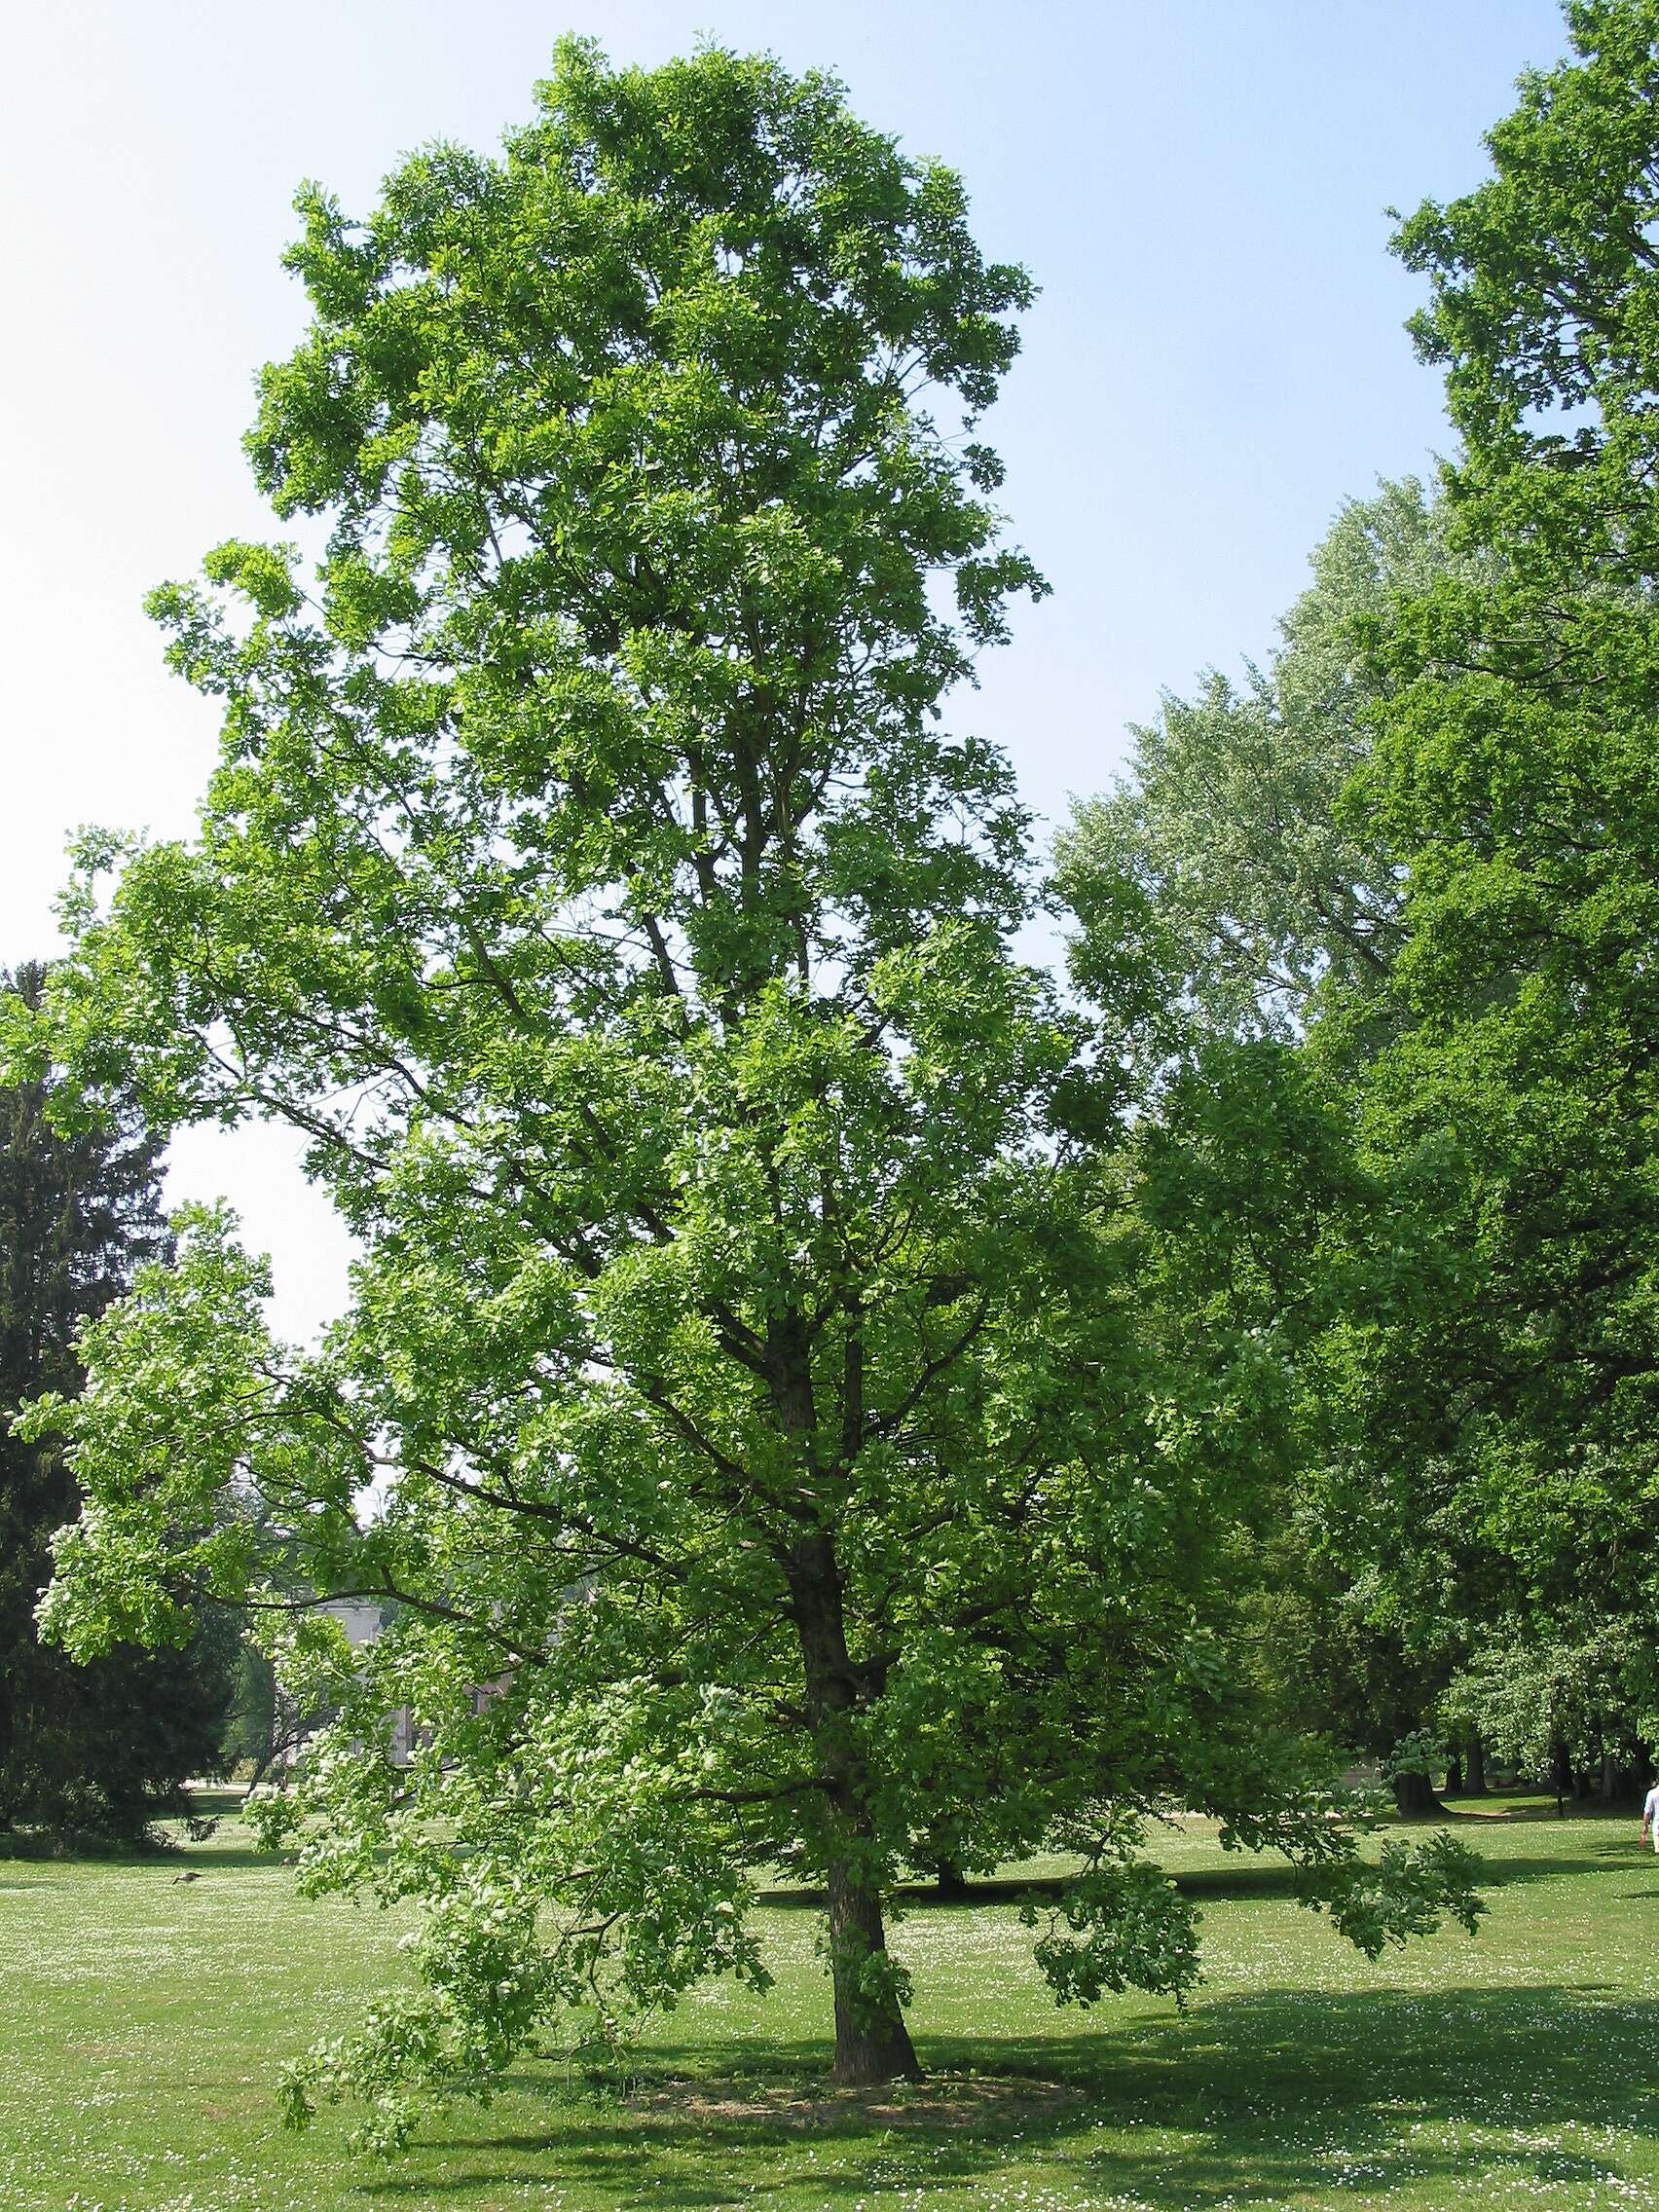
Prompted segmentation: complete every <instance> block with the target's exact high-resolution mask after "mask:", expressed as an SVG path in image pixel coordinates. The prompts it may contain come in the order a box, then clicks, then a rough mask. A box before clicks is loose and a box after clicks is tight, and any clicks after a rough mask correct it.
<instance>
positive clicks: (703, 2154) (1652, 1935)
mask: <svg viewBox="0 0 1659 2212" xmlns="http://www.w3.org/2000/svg"><path fill="white" fill-rule="evenodd" d="M1455 1825H1456V1827H1457V1830H1458V1832H1459V1833H1461V1834H1463V1835H1464V1836H1467V1837H1470V1838H1472V1839H1473V1840H1474V1841H1475V1842H1476V1844H1477V1845H1478V1847H1479V1848H1480V1849H1482V1850H1483V1852H1485V1853H1486V1855H1487V1856H1488V1857H1489V1859H1490V1862H1491V1867H1492V1873H1493V1882H1494V1887H1493V1891H1492V1910H1491V1913H1490V1915H1489V1918H1488V1920H1487V1923H1486V1926H1485V1928H1484V1929H1483V1931H1482V1934H1481V1935H1480V1936H1479V1937H1478V1938H1477V1939H1476V1940H1474V1941H1473V1942H1471V1941H1469V1940H1468V1939H1467V1938H1466V1937H1464V1936H1461V1935H1460V1934H1458V1935H1455V1936H1444V1937H1439V1938H1436V1939H1435V1940H1434V1941H1432V1942H1429V1943H1426V1944H1421V1945H1419V1946H1416V1947H1415V1948H1413V1949H1412V1950H1411V1951H1409V1952H1406V1953H1402V1954H1395V1955H1394V1957H1392V1958H1391V1959H1390V1960H1388V1961H1386V1962H1385V1963H1384V1964H1383V1966H1382V1967H1381V1968H1377V1969H1373V1968H1371V1967H1368V1966H1367V1965H1366V1963H1365V1962H1364V1961H1363V1960H1362V1959H1360V1958H1358V1957H1357V1956H1356V1955H1354V1954H1353V1953H1351V1952H1349V1951H1348V1950H1347V1949H1346V1947H1345V1946H1344V1945H1342V1944H1341V1943H1340V1942H1339V1941H1338V1940H1337V1939H1336V1938H1335V1937H1334V1936H1332V1935H1331V1933H1330V1931H1329V1930H1328V1929H1327V1928H1326V1927H1325V1926H1324V1925H1323V1923H1322V1922H1319V1921H1316V1920H1315V1919H1313V1918H1312V1917H1311V1916H1310V1915H1309V1914H1307V1913H1305V1912H1302V1911H1299V1910H1298V1908H1297V1907H1296V1906H1295V1905H1294V1903H1293V1902H1292V1901H1291V1899H1290V1898H1289V1897H1288V1895H1287V1893H1286V1889H1285V1884H1284V1880H1283V1877H1282V1874H1281V1873H1280V1872H1278V1871H1276V1870H1275V1869H1274V1868H1272V1866H1269V1865H1265V1864H1260V1863H1255V1862H1240V1861H1239V1860H1237V1859H1236V1858H1229V1857H1224V1856H1223V1854H1222V1853H1221V1852H1220V1851H1219V1850H1218V1849H1217V1847H1216V1845H1215V1843H1214V1841H1213V1839H1212V1838H1211V1837H1210V1836H1209V1835H1208V1834H1207V1833H1204V1832H1201V1831H1195V1832H1193V1833H1190V1834H1182V1835H1178V1836H1173V1837H1171V1838H1170V1839H1169V1842H1168V1844H1167V1846H1166V1857H1167V1860H1168V1862H1169V1864H1170V1866H1171V1869H1172V1870H1173V1871H1174V1872H1175V1873H1176V1874H1177V1875H1178V1877H1179V1878H1180V1879H1181V1880H1182V1881H1183V1883H1186V1884H1190V1885H1191V1886H1192V1887H1193V1888H1194V1890H1195V1891H1197V1892H1198V1893H1200V1894H1201V1898H1202V1902H1203V1906H1204V1911H1205V1920H1204V1928H1205V1944H1204V1965H1205V1976H1206V1978H1205V1981H1204V1983H1203V1986H1202V1988H1201V1990H1200V1991H1199V1993H1198V1996H1197V1997H1196V1999H1195V2000H1194V2002H1193V2004H1192V2005H1191V2007H1190V2008H1189V2009H1188V2011H1187V2013H1186V2014H1185V2015H1184V2016H1183V2015H1180V2014H1177V2013H1176V2012H1175V2010H1174V2009H1173V2008H1172V2007H1170V2006H1168V2005H1166V2004H1163V2003H1155V2002H1151V2001H1147V2000H1139V1999H1129V1998H1125V1999H1123V2000H1120V2001H1116V2002H1113V2003H1111V2004H1109V2005H1107V2006H1105V2007H1102V2008H1101V2009H1099V2010H1097V2011H1096V2012H1094V2013H1092V2014H1090V2015H1088V2016H1080V2015H1078V2014H1077V2013H1066V2012H1057V2011H1055V2009H1053V2007H1052V2005H1051V2003H1050V2002H1049V2001H1048V2000H1047V1999H1046V1997H1045V1996H1044V1994H1043V1991H1042V1988H1041V1985H1040V1983H1039V1980H1038V1977H1037V1975H1036V1974H1035V1972H1034V1971H1033V1969H1032V1967H1031V1965H1030V1953H1029V1944H1030V1938H1029V1936H1028V1934H1027V1932H1026V1931H1024V1930H1023V1929H1021V1928H1020V1927H1019V1925H1018V1922H1017V1920H1016V1918H1015V1915H1014V1907H1013V1906H1012V1905H1011V1904H1010V1903H1008V1902H1006V1901H1002V1900H1000V1899H999V1900H996V1901H988V1902H987V1901H980V1902H977V1903H973V1904H970V1905H968V1906H965V1907H955V1908H940V1907H937V1906H928V1905H923V1904H918V1905H917V1907H916V1908H915V1909H914V1910H913V1911H912V1912H911V1913H910V1914H909V1916H908V1917H907V1918H906V1919H905V1920H904V1921H903V1925H902V1926H901V1928H900V1929H899V1930H898V1931H897V1934H896V1936H895V1947H896V1949H898V1950H899V1951H900V1952H901V1954H902V1955H903V1957H904V1959H905V1960H906V1962H907V1963H908V1964H909V1965H910V1966H911V1967H912V1968H913V1970H914V1972H915V1978H916V2005H915V2010H914V2014H913V2027H914V2030H915V2034H916V2040H917V2044H918V2046H919V2048H920V2050H921V2053H922V2057H923V2060H924V2063H925V2064H926V2065H928V2066H929V2068H930V2069H931V2071H932V2074H933V2080H932V2081H931V2082H930V2083H929V2084H928V2086H927V2087H925V2088H924V2089H922V2090H920V2091H917V2092H914V2093H912V2094H899V2095H892V2096H882V2097H871V2098H866V2099H855V2098H848V2097H843V2096H837V2095H835V2094H834V2093H833V2092H831V2091H830V2090H829V2089H828V2087H827V2084H826V2083H825V2079H824V2076H825V2071H826V2069H827V2066H828V2060H829V2047H828V2043H827V2015H828V1991H827V1987H826V1985H825V1982H824V1978H823V1974H822V1971H821V1969H820V1967H819V1964H818V1962H817V1960H816V1959H815V1957H814V1955H813V1936H814V1934H815V1930H816V1916H815V1914H813V1913H812V1912H810V1911H808V1910H803V1909H800V1908H798V1907H792V1906H789V1905H777V1906H772V1907H769V1908H767V1910H766V1912H765V1914H764V1921H763V1925H764V1929H765V1936H766V1941H767V1945H768V1952H769V1956H770V1958H771V1961H772V1964H773V1967H774V1971H775V1972H776V1973H777V1976H778V1986H777V1988H776V1990H775V1991H774V1992H773V1994H772V1996H771V1997H770V1998H769V1999H768V2000H766V2001H765V2002H764V2003H763V2004H761V2003H756V2002H754V2001H752V2000H750V1999H748V1998H747V1997H744V1996H742V1995H741V1994H738V1993H734V1992H732V1991H730V1990H727V1989H715V1990H711V1991H708V1992H706V1993H703V1994H702V1995H700V1996H699V1997H698V1998H697V1999H696V2000H695V2001H693V2002H691V2003H689V2004H687V2005H686V2006H685V2007H684V2008H683V2009H682V2011H680V2012H679V2013H677V2014H675V2015H674V2016H672V2017H671V2018H670V2019H669V2020H667V2021H666V2022H664V2023H662V2024H660V2026H659V2027H658V2029H657V2030H656V2032H655V2033H654V2034H653V2035H652V2036H651V2037H650V2038H649V2040H648V2042H647V2045H646V2046H645V2050H644V2052H643V2054H642V2058H641V2062H640V2067H639V2071H638V2075H637V2078H636V2079H634V2080H633V2081H632V2082H630V2083H626V2084H623V2085H621V2087H620V2088H619V2089H612V2090H610V2091H608V2092H607V2093H605V2094H595V2093H594V2092H592V2091H591V2090H590V2089H589V2088H587V2087H586V2085H585V2084H583V2083H580V2082H579V2081H574V2080H571V2079H570V2078H569V2077H567V2076H566V2075H565V2074H563V2073H562V2072H561V2071H559V2070H557V2069H554V2068H551V2067H548V2066H545V2065H536V2064H530V2063H527V2064H526V2065H524V2066H523V2067H522V2068H521V2069H520V2070H519V2072H518V2073H517V2075H516V2076H515V2078H514V2080H513V2081H512V2083H511V2084H510V2085H509V2088H508V2090H507V2092H506V2093H505V2094H504V2095H503V2096H501V2097H499V2098H498V2100H497V2101H496V2103H495V2104H494V2105H492V2106H491V2107H490V2108H489V2109H488V2110H479V2109H478V2108H476V2107H471V2106H464V2107H461V2108H458V2109H457V2110H455V2111H454V2112H452V2113H450V2114H448V2115H445V2116H442V2117H440V2118H437V2119H435V2120H433V2121H432V2122H431V2123H430V2124H429V2125H428V2126H427V2127H426V2128H425V2129H424V2132H423V2134H422V2136H421V2137H420V2139H419V2140H418V2141H417V2142H416V2143H415V2144H414V2146H413V2147H412V2148H411V2149H410V2150H409V2151H408V2152H406V2153H405V2154H403V2155H402V2156H400V2157H396V2158H394V2159H391V2160H389V2161H378V2160H373V2159H362V2158H355V2157H350V2155H349V2154H348V2153H347V2151H346V2149H345V2134H346V2128H347V2122H346V2120H344V2119H343V2118H342V2117H341V2116H340V2115H338V2114H333V2113H325V2114H324V2116H323V2118H322V2119H321V2120H320V2121H319V2123H318V2125H317V2127H316V2128H315V2130H314V2131H313V2133H312V2134H311V2135H310V2136H308V2137H306V2138H304V2139H300V2140H296V2139H295V2138H293V2137H289V2136H284V2135H282V2134H281V2133H280V2131H279V2130H278V2128H277V2125H276V2115H275V2112H274V2109H273V2106H272V2102H271V2084H272V2081H273V2078H274V2075H275V2072H276V2065H277V2064H278V2062H279V2060H280V2059H281V2058H282V2057H283V2056H284V2055H286V2054H288V2053H290V2052H292V2051H294V2050H295V2049H297V2048H298V2047H299V2046H303V2045H304V2044H306V2043H308V2042H309V2041H310V2040H311V2039H312V2038H313V2036H315V2035H317V2034H319V2033H322V2032H325V2031H327V2030H329V2029H331V2028H334V2027H337V2026H338V2027H344V2026H346V2025H348V2024H350V2020H351V2018H352V2016H353V2014H354V2012H355V2010H356V2008H357V2007H358V2005H359V2003H360V2001H361V2000H362V1999H363V1998H364V1997H365V1996H366V1995H368V1994H369V1993H370V1992H372V1991H373V1990H375V1989H377V1988H380V1987H383V1986H385V1984H386V1983H387V1981H388V1980H390V1979H392V1978H394V1977H395V1976H396V1975H397V1974H398V1972H399V1971H400V1967H401V1961H400V1958H399V1955H398V1953H397V1951H396V1949H395V1939H396V1936H397V1935H398V1934H399V1933H400V1929H401V1925H402V1923H400V1922H399V1921H398V1920H397V1919H396V1918H395V1917H382V1916H380V1915H378V1914H375V1913H373V1912H360V1911H356V1910H353V1909H352V1908H351V1907H350V1906H348V1905H342V1904H339V1903H328V1904H320V1905H319V1904H306V1903H303V1902H301V1901H299V1900H298V1899H296V1898H295V1897H294V1895H293V1892H292V1888H291V1877H290V1876H289V1875H288V1874H287V1873H286V1872H285V1870H284V1869H282V1868H281V1867H278V1866H275V1865H273V1864H271V1863H270V1862H264V1861H261V1860H259V1859H257V1858H255V1857H254V1856H253V1855H252V1854H251V1853H250V1852H249V1851H247V1850H246V1848H245V1838H244V1837H243V1836H242V1835H241V1832H240V1829H239V1828H237V1827H236V1826H235V1825H233V1824H231V1823H228V1822H227V1823H226V1824H225V1825H222V1826H221V1827H220V1829H219V1831H218V1833H217V1834H216V1835H215V1836H214V1837H213V1838H212V1839H211V1840H210V1841H209V1842H208V1843H206V1844H205V1845H203V1846H199V1847H193V1848H191V1849H190V1850H189V1851H188V1852H187V1853H185V1854H184V1855H183V1856H182V1857H180V1858H175V1859H172V1860H170V1861H168V1860H163V1861H151V1862H140V1863H107V1862H106V1863H102V1864H88V1863H65V1862H17V1861H11V1862H0V1969H3V1972H4V1977H5V1978H4V1989H5V2005H4V2008H3V2009H0V2205H3V2206H4V2207H5V2212H71V2208H72V2212H94V2208H101V2212H164V2208H165V2212H334V2208H336V2207H340V2208H343V2212H371V2208H373V2212H393V2208H397V2207H403V2208H409V2212H414V2208H417V2207H425V2206H453V2207H455V2208H457V2212H497V2208H503V2212H504V2208H506V2207H521V2206H525V2205H535V2206H539V2207H542V2208H544V2212H598V2208H600V2207H605V2208H607V2212H610V2208H621V2207H624V2206H627V2207H643V2206H658V2207H679V2206H685V2207H695V2208H700V2212H715V2208H717V2207H735V2206H740V2205H741V2206H751V2205H755V2206H761V2207H766V2208H768V2212H808V2208H812V2207H820V2206H823V2207H832V2208H835V2212H966V2208H967V2207H969V2206H973V2207H975V2208H976V2212H1049V2208H1056V2212H1057V2208H1060V2207H1065V2208H1067V2212H1070V2208H1073V2207H1083V2206H1090V2207H1101V2208H1104V2207H1117V2208H1125V2207H1157V2208H1158V2212H1165V2208H1173V2207H1183V2208H1185V2207H1206V2208H1212V2212H1223V2208H1224V2207H1235V2206H1244V2205H1251V2206H1267V2205H1294V2206H1298V2207H1303V2206H1325V2205H1329V2206H1337V2205H1342V2206H1351V2205H1364V2204H1387V2205H1389V2206H1399V2207H1419V2206H1431V2205H1432V2206H1444V2205H1451V2204H1454V2203H1456V2204H1460V2205H1464V2206H1471V2205H1473V2206H1480V2205H1484V2204H1486V2203H1489V2202H1490V2203H1497V2202H1499V2201H1501V2202H1503V2203H1504V2204H1506V2205H1511V2206H1513V2205H1516V2204H1523V2205H1540V2204H1542V2205H1559V2206H1564V2207H1565V2206H1572V2207H1592V2206H1614V2205H1618V2206H1656V2207H1659V1863H1656V1862H1655V1861H1654V1859H1653V1857H1652V1856H1651V1855H1643V1854H1641V1853H1639V1852H1638V1851H1637V1849H1636V1841H1635V1823H1634V1821H1632V1820H1628V1819H1627V1820H1619V1821H1607V1820H1595V1819H1572V1820H1568V1821H1566V1822H1560V1823H1558V1822H1556V1821H1555V1820H1554V1819H1552V1818H1548V1817H1542V1816H1541V1814H1540V1813H1539V1812H1538V1810H1537V1809H1535V1808H1531V1807H1520V1806H1511V1807H1508V1808H1507V1809H1505V1810H1503V1811H1502V1812H1501V1813H1500V1814H1499V1817H1495V1818H1493V1817H1487V1818H1482V1819H1479V1820H1477V1819H1476V1818H1474V1817H1471V1816H1466V1817H1463V1818H1459V1819H1457V1820H1456V1824H1455ZM186 1868H189V1869H190V1870H192V1871H194V1872H196V1873H197V1874H198V1875H199V1877H200V1878H199V1879H198V1880H197V1881H194V1882H190V1883H180V1882H179V1881H177V1879H176V1876H177V1875H178V1874H179V1873H180V1872H182V1871H184V1870H185V1869H186Z"/></svg>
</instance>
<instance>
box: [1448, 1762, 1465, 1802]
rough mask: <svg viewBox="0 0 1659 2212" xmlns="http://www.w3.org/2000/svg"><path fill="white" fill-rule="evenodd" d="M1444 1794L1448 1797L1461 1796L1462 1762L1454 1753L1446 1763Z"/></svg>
mask: <svg viewBox="0 0 1659 2212" xmlns="http://www.w3.org/2000/svg"><path fill="white" fill-rule="evenodd" d="M1446 1794H1447V1796H1448V1797H1461V1796H1462V1794H1463V1762H1462V1760H1461V1759H1460V1758H1459V1757H1458V1756H1457V1754H1456V1751H1454V1752H1453V1753H1452V1755H1451V1757H1450V1758H1449V1759H1448V1760H1447V1761H1446Z"/></svg>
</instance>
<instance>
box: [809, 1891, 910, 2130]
mask: <svg viewBox="0 0 1659 2212" xmlns="http://www.w3.org/2000/svg"><path fill="white" fill-rule="evenodd" d="M886 1956H887V1931H886V1929H885V1928H884V1927H883V1926H882V1921H881V1899H879V1898H878V1897H877V1896H876V1895H875V1894H874V1892H873V1891H872V1890H870V1889H869V1888H868V1887H867V1886H866V1885H865V1884H864V1883H862V1882H861V1881H860V1879H859V1877H858V1874H857V1873H856V1871H855V1870H854V1861H853V1859H852V1858H851V1857H850V1856H849V1857H848V1858H844V1859H840V1860H837V1861H835V1862H833V1863H832V1864H831V1866H830V1974H831V1976H832V1979H833V1982H834V1988H835V2079H836V2081H837V2082H840V2083H845V2084H846V2085H847V2086H848V2087H850V2088H867V2087H869V2086H870V2085H871V2084H872V2083H878V2082H899V2081H903V2082H919V2081H920V2080H921V2078H922V2069H921V2067H920V2065H919V2064H918V2063H917V2059H916V2053H915V2049H914V2047H913V2046H912V2045H911V2042H910V2031H909V2029H908V2028H907V2027H906V2026H905V2025H904V2015H903V2012H902V2011H901V2010H900V2009H899V2001H898V1999H897V1998H896V1997H895V1996H894V1995H893V1993H892V1991H891V1990H890V1989H887V1988H884V1987H880V1986H878V1987H876V1988H875V1989H873V1990H872V1989H870V1988H869V1987H868V1986H867V1983H866V1969H867V1966H868V1963H869V1962H870V1961H871V1960H872V1959H874V1960H877V1961H884V1960H885V1959H886ZM861 1983H866V1985H865V1986H862V1987H861Z"/></svg>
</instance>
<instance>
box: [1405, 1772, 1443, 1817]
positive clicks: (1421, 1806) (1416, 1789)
mask: <svg viewBox="0 0 1659 2212" xmlns="http://www.w3.org/2000/svg"><path fill="white" fill-rule="evenodd" d="M1394 1803H1395V1804H1396V1805H1397V1806H1398V1808H1399V1810H1400V1811H1401V1812H1402V1813H1407V1814H1412V1813H1438V1812H1439V1810H1440V1799H1439V1798H1438V1797H1437V1796H1436V1795H1435V1794H1434V1789H1433V1787H1432V1785H1431V1784H1430V1782H1429V1779H1428V1776H1427V1775H1426V1774H1397V1775H1395V1777H1394Z"/></svg>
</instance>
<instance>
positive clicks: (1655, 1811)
mask: <svg viewBox="0 0 1659 2212" xmlns="http://www.w3.org/2000/svg"><path fill="white" fill-rule="evenodd" d="M1649 1835H1651V1836H1652V1838H1653V1848H1654V1850H1655V1851H1659V1782H1656V1783H1655V1784H1654V1785H1653V1787H1652V1788H1651V1789H1650V1790H1649V1791H1648V1792H1647V1795H1646V1797H1645V1798H1644V1799H1643V1800H1642V1806H1641V1840H1642V1842H1643V1843H1645V1842H1646V1841H1647V1838H1648V1836H1649Z"/></svg>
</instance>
